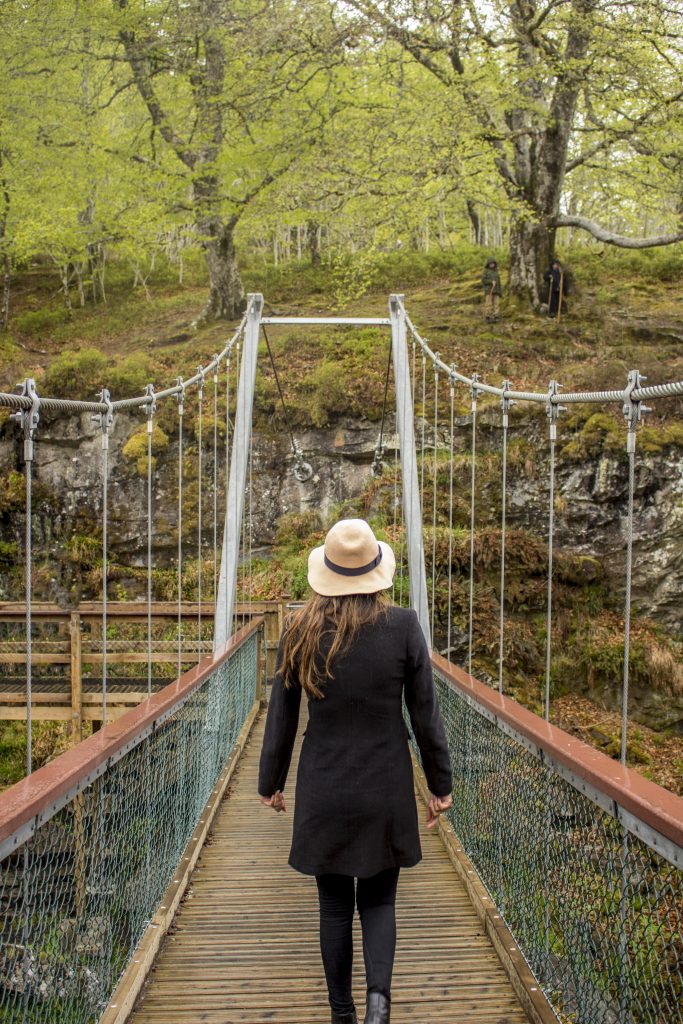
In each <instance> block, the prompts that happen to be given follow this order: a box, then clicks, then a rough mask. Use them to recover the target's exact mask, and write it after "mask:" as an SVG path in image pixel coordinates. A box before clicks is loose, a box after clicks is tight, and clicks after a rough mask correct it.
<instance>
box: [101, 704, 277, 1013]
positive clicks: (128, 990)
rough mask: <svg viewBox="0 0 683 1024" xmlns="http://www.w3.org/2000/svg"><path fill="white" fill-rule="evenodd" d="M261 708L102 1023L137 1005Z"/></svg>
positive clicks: (234, 752)
mask: <svg viewBox="0 0 683 1024" xmlns="http://www.w3.org/2000/svg"><path fill="white" fill-rule="evenodd" d="M259 710H260V705H259V702H258V701H255V702H254V704H253V706H252V708H251V711H250V712H249V714H248V715H247V718H246V721H245V723H244V725H243V726H242V729H241V730H240V733H239V735H238V737H237V740H236V741H235V745H234V746H233V748H232V752H231V754H230V757H229V759H228V763H227V764H226V766H225V768H224V770H223V772H222V774H221V776H220V777H219V779H218V781H217V783H216V786H215V787H214V790H213V792H212V794H211V796H210V798H209V801H208V803H207V805H206V807H205V808H204V810H203V811H202V814H201V816H200V820H199V823H198V825H197V828H196V829H195V832H194V835H193V836H192V837H191V839H190V841H189V842H188V844H187V846H186V847H185V851H184V854H183V856H182V858H181V860H180V864H179V865H178V875H177V877H176V878H174V879H173V881H172V882H171V883H170V885H169V886H168V888H167V889H166V892H165V893H164V897H163V899H162V901H161V905H160V907H159V910H158V911H157V913H156V914H155V915H154V918H153V919H152V921H151V923H150V925H149V927H148V928H147V930H146V931H145V934H144V935H143V937H142V940H141V941H140V944H139V945H138V947H137V949H136V950H135V953H134V954H133V958H132V960H131V962H130V964H129V965H128V968H127V970H126V971H125V972H124V974H123V977H122V978H121V981H120V982H119V984H118V985H117V987H116V990H115V991H114V993H113V995H112V997H111V999H110V1001H109V1005H108V1006H107V1008H106V1010H105V1011H104V1013H103V1015H102V1016H101V1017H100V1020H99V1024H124V1022H125V1021H126V1020H128V1018H129V1016H130V1012H131V1009H132V1007H133V1004H134V1003H135V1000H136V998H137V996H138V994H139V992H140V990H141V988H142V986H143V984H144V982H145V979H146V977H147V974H148V973H149V970H150V968H151V966H152V964H153V962H154V958H155V957H156V954H157V952H158V950H159V946H160V945H161V942H162V940H163V938H164V937H165V935H166V932H167V931H168V928H169V926H170V924H171V922H172V920H173V917H174V915H175V912H176V910H177V908H178V904H179V903H180V900H181V898H182V897H183V895H184V893H185V890H186V889H187V885H188V883H189V881H190V878H191V876H192V871H193V869H194V867H195V864H196V863H197V859H198V857H199V855H200V853H201V850H202V847H203V845H204V842H205V840H206V837H207V835H208V834H209V829H210V828H211V825H212V823H213V820H214V818H215V816H216V812H217V810H218V808H219V807H220V804H221V800H222V799H223V796H224V795H225V791H226V789H227V787H228V784H229V782H230V780H231V778H232V776H233V773H234V771H235V768H236V767H237V764H238V762H239V758H240V756H241V754H242V751H243V749H244V746H245V744H246V742H247V740H248V738H249V733H250V732H251V729H252V727H253V725H254V722H255V721H256V717H257V715H258V713H259Z"/></svg>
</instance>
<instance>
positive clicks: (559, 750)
mask: <svg viewBox="0 0 683 1024" xmlns="http://www.w3.org/2000/svg"><path fill="white" fill-rule="evenodd" d="M432 664H433V666H434V668H435V669H437V670H438V672H439V674H440V675H442V676H443V677H444V678H445V679H446V680H447V682H448V683H449V684H450V685H451V686H452V687H453V688H454V689H455V690H457V691H458V692H460V693H462V694H465V695H466V696H468V697H469V698H471V699H472V700H474V701H475V702H476V703H477V704H479V705H480V706H481V707H483V708H485V709H486V710H487V711H488V712H491V713H493V714H494V715H495V716H496V717H497V718H498V719H500V721H502V722H505V723H507V725H509V726H511V727H512V728H513V729H515V730H516V731H517V732H518V733H519V734H520V735H521V736H523V737H524V738H525V739H527V740H529V741H530V742H531V743H533V744H534V745H535V746H536V747H539V748H540V749H541V750H542V751H543V752H544V753H546V754H548V755H549V756H550V757H551V758H553V760H556V761H558V762H559V763H560V764H562V765H563V766H564V767H565V768H568V769H569V770H570V771H571V772H573V773H574V774H575V775H577V776H579V777H580V778H581V779H584V780H585V781H586V782H587V783H589V785H591V786H593V787H594V788H595V789H597V790H599V791H600V792H601V793H604V794H605V795H606V796H607V797H609V798H610V799H611V800H614V802H615V803H616V804H617V805H618V806H619V807H622V808H624V810H626V811H628V812H630V813H631V814H633V815H634V816H635V817H637V818H639V819H640V820H641V821H643V822H645V824H646V825H649V826H650V827H651V828H653V829H655V830H656V831H657V832H659V833H660V834H661V835H663V836H666V838H667V839H670V840H671V841H672V842H674V843H676V844H677V845H678V846H683V798H681V797H679V796H676V795H675V794H674V793H670V792H669V790H667V789H664V787H663V786H658V785H657V784H656V783H654V782H651V781H650V780H649V779H646V778H645V777H644V776H643V775H640V774H639V773H638V772H636V771H633V770H632V769H631V768H627V767H626V766H625V765H622V764H620V763H619V762H618V761H613V760H612V758H611V757H608V756H607V755H606V754H603V753H602V752H601V751H599V750H595V749H594V747H591V746H589V745H588V744H587V743H584V742H583V741H582V740H579V739H576V737H574V736H570V735H569V733H566V732H564V731H563V730H562V729H558V728H557V726H555V725H551V724H550V722H546V721H545V719H543V718H540V717H539V716H538V715H535V714H534V713H533V712H532V711H529V710H528V708H525V707H523V706H522V705H521V704H518V703H517V702H516V701H514V700H511V698H510V697H505V696H503V695H502V694H500V693H498V691H497V690H492V689H491V687H489V686H486V685H485V684H484V683H481V682H479V680H478V679H475V678H474V677H473V676H470V675H469V674H468V673H467V672H464V671H463V670H462V669H460V668H458V667H457V666H456V665H451V664H450V662H448V661H446V659H445V658H442V657H441V655H439V654H433V655H432Z"/></svg>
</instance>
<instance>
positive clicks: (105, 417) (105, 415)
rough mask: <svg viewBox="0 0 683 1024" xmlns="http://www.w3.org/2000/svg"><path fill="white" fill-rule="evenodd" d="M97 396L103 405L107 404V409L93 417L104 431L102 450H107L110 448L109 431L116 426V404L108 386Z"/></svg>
mask: <svg viewBox="0 0 683 1024" xmlns="http://www.w3.org/2000/svg"><path fill="white" fill-rule="evenodd" d="M97 398H98V401H99V402H101V403H102V405H104V406H106V409H103V411H102V412H98V413H96V414H95V415H94V416H93V417H92V422H93V423H96V424H97V425H98V427H99V428H100V430H101V431H102V451H103V452H106V451H107V449H108V448H109V431H110V430H111V429H112V427H113V426H114V406H113V404H112V400H111V395H110V394H109V391H108V390H107V388H102V390H101V391H99V392H98V394H97Z"/></svg>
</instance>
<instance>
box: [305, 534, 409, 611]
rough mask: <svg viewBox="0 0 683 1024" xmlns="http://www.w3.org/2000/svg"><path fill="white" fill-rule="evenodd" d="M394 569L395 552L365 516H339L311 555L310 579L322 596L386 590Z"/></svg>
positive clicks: (314, 588)
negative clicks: (380, 538) (360, 517)
mask: <svg viewBox="0 0 683 1024" xmlns="http://www.w3.org/2000/svg"><path fill="white" fill-rule="evenodd" d="M395 569H396V559H395V558H394V552H393V551H392V550H391V548H390V547H389V545H388V544H385V543H384V541H381V540H380V541H378V540H377V538H376V537H375V535H374V533H373V532H372V529H371V528H370V526H369V524H368V523H366V522H365V520H364V519H340V520H339V522H338V523H335V525H334V526H333V527H332V529H331V530H330V531H329V533H328V534H327V536H326V537H325V543H324V544H323V545H321V547H319V548H314V549H313V551H311V553H310V555H309V556H308V582H309V583H310V585H311V587H312V588H313V590H315V592H316V594H321V595H322V596H323V597H342V596H343V595H344V594H375V593H377V591H378V590H386V589H387V587H390V586H391V583H392V580H393V578H394V571H395Z"/></svg>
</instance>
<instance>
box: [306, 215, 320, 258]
mask: <svg viewBox="0 0 683 1024" xmlns="http://www.w3.org/2000/svg"><path fill="white" fill-rule="evenodd" d="M307 231H308V251H309V253H310V257H311V266H313V267H319V266H320V229H319V227H318V225H317V224H316V222H315V221H314V220H309V222H308V225H307Z"/></svg>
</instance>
